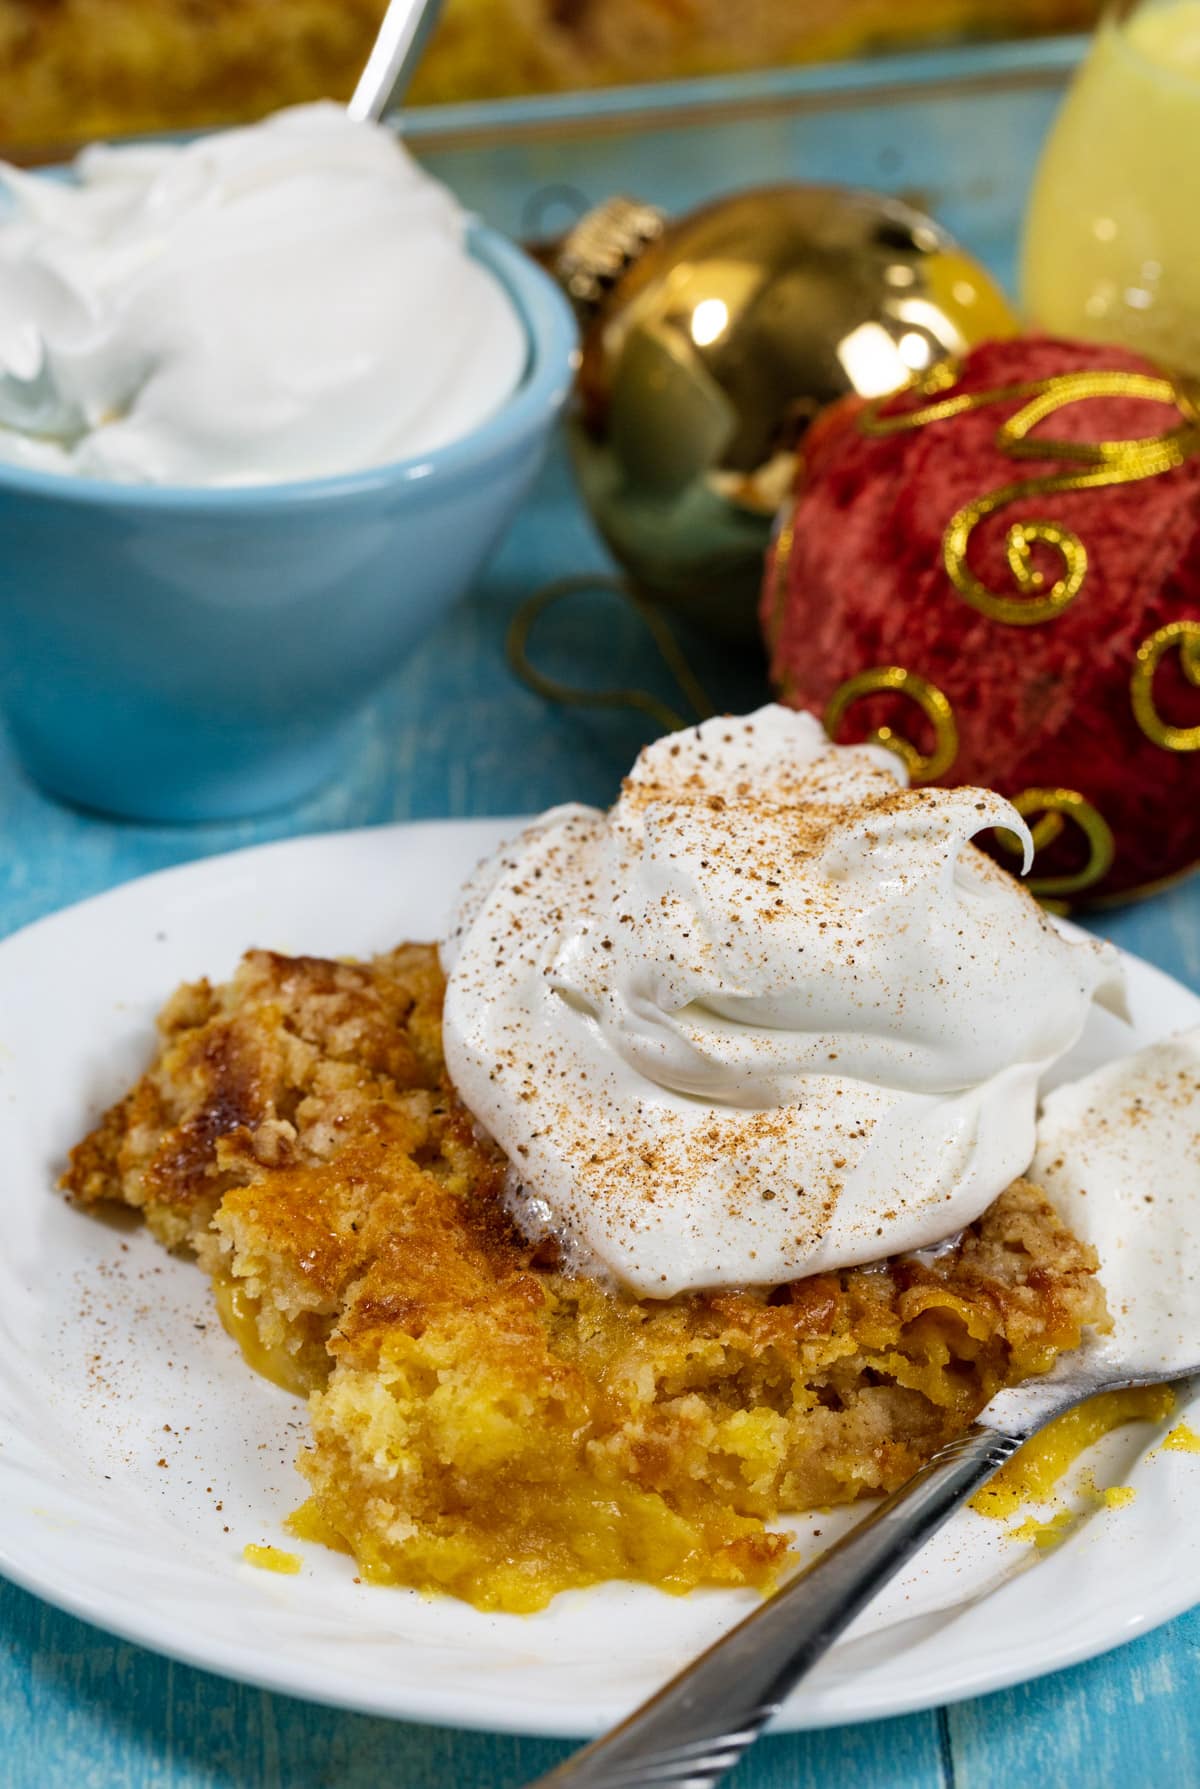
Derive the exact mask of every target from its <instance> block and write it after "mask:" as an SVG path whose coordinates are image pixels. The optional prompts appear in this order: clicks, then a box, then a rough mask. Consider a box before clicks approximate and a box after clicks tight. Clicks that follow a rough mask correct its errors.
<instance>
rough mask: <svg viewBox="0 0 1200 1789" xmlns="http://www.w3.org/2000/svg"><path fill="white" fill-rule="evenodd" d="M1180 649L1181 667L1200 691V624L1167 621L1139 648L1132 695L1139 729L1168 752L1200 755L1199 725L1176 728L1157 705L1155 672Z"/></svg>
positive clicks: (1132, 682) (1131, 687) (1130, 689)
mask: <svg viewBox="0 0 1200 1789" xmlns="http://www.w3.org/2000/svg"><path fill="white" fill-rule="evenodd" d="M1175 646H1178V648H1179V668H1180V670H1181V671H1182V672H1183V674H1184V676H1185V677H1186V678H1187V680H1188V682H1189V683H1190V684H1192V685H1193V686H1194V687H1195V688H1198V689H1200V621H1168V622H1167V624H1166V626H1165V627H1160V628H1157V629H1156V630H1155V632H1154V633H1152V634H1151V635H1150V637H1149V638H1148V639H1146V640H1143V641H1142V643H1141V645H1140V646H1139V647H1138V649H1137V652H1136V654H1135V656H1134V661H1133V673H1132V675H1131V677H1130V679H1129V695H1130V700H1131V701H1132V703H1133V715H1134V719H1135V720H1136V721H1137V724H1138V726H1139V727H1140V728H1141V729H1142V732H1143V733H1144V734H1145V735H1146V738H1147V739H1149V740H1151V741H1152V743H1153V744H1154V745H1160V746H1161V747H1162V748H1163V750H1164V751H1165V752H1200V725H1198V726H1195V727H1174V726H1172V725H1171V724H1170V722H1169V721H1164V720H1163V718H1162V716H1161V715H1160V714H1159V712H1158V710H1157V709H1156V708H1155V706H1154V673H1155V672H1156V671H1157V669H1158V667H1159V664H1160V662H1161V661H1162V659H1163V658H1164V656H1165V655H1166V654H1167V653H1168V652H1170V651H1171V650H1172V648H1173V647H1175Z"/></svg>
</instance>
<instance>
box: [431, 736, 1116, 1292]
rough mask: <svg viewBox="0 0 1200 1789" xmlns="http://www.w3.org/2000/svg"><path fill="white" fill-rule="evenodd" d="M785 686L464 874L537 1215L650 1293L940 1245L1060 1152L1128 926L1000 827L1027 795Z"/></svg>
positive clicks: (477, 1034) (478, 1089) (522, 1170)
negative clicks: (927, 764)
mask: <svg viewBox="0 0 1200 1789" xmlns="http://www.w3.org/2000/svg"><path fill="white" fill-rule="evenodd" d="M903 776H904V773H903V770H902V768H901V766H900V765H899V763H898V761H897V760H896V759H895V758H894V757H893V756H892V755H891V754H889V753H887V752H884V751H882V750H879V749H878V748H873V747H869V746H860V747H838V746H833V745H831V744H830V743H829V741H828V740H827V738H826V736H825V734H824V731H823V729H822V728H821V727H820V726H819V724H818V723H817V722H816V721H815V720H814V719H813V718H812V717H811V716H808V715H802V714H796V713H793V712H792V711H790V710H787V709H783V708H778V707H769V708H765V709H763V710H761V711H760V712H759V713H757V714H754V715H750V716H747V717H745V718H743V719H733V720H727V719H718V720H714V721H708V722H705V723H704V724H703V725H701V726H699V727H695V728H692V729H689V730H687V731H684V732H681V733H677V734H674V735H671V736H668V737H667V738H665V739H662V740H659V741H657V742H656V743H655V744H654V745H652V746H650V747H648V748H647V749H646V750H645V751H644V752H643V753H642V755H641V757H640V758H639V759H638V762H637V764H636V765H635V766H634V769H633V771H632V773H631V774H630V776H629V777H628V778H627V779H626V782H625V784H624V785H623V788H622V792H621V795H620V797H619V799H618V801H617V803H616V805H615V806H614V808H613V809H612V810H611V812H610V813H609V814H603V813H600V812H598V811H597V810H595V809H591V808H584V807H575V806H571V807H563V808H558V809H553V810H551V811H550V813H548V814H546V815H543V816H542V817H541V819H540V820H538V821H536V822H535V823H534V824H533V825H532V826H531V827H529V828H528V829H527V830H526V831H525V832H524V833H523V834H522V835H521V836H520V838H518V839H517V840H515V841H514V842H513V844H512V845H511V846H510V847H509V848H508V850H506V851H505V852H503V853H501V854H500V856H499V857H497V858H496V859H494V860H492V861H491V862H489V863H488V864H485V865H484V866H482V867H481V869H480V871H479V872H478V873H477V875H476V877H475V878H474V879H473V881H472V883H471V884H470V885H469V886H468V888H467V889H466V890H465V891H464V894H463V897H462V900H461V903H460V907H459V911H458V913H457V914H456V916H455V919H454V922H453V924H452V926H451V929H450V932H449V935H448V937H447V939H446V940H445V942H444V944H443V950H442V955H443V961H444V965H445V967H446V970H447V972H448V987H447V996H446V1009H445V1043H446V1060H447V1065H448V1067H449V1070H450V1073H451V1077H452V1079H453V1080H454V1082H455V1085H456V1086H457V1088H458V1090H459V1092H460V1093H461V1095H462V1097H463V1099H464V1100H465V1101H466V1103H467V1105H468V1106H469V1107H470V1108H471V1110H472V1112H473V1113H474V1114H475V1116H476V1118H477V1119H478V1121H479V1122H480V1123H481V1124H482V1125H483V1127H484V1128H485V1130H487V1131H488V1132H489V1133H490V1134H491V1135H492V1136H493V1137H494V1138H495V1139H496V1141H497V1142H498V1143H499V1144H500V1145H501V1147H502V1148H503V1149H504V1150H505V1152H506V1153H507V1154H508V1156H509V1159H510V1161H511V1162H512V1164H513V1177H514V1185H513V1195H512V1204H513V1210H514V1215H515V1217H516V1219H517V1222H518V1224H520V1225H521V1227H522V1228H524V1229H525V1230H526V1231H527V1232H528V1233H530V1234H537V1233H539V1232H543V1233H544V1232H546V1231H549V1232H551V1233H553V1234H554V1235H556V1236H557V1237H558V1238H559V1239H560V1241H561V1242H562V1243H563V1245H564V1246H565V1248H566V1250H567V1252H568V1255H569V1257H571V1258H573V1259H575V1260H577V1261H578V1262H580V1263H581V1264H583V1265H586V1266H590V1267H591V1268H593V1269H594V1270H597V1271H601V1272H603V1273H605V1274H607V1275H608V1276H610V1277H611V1278H612V1279H613V1280H615V1281H616V1282H617V1283H618V1284H620V1285H621V1286H623V1287H624V1288H626V1289H627V1290H628V1291H630V1292H632V1293H634V1294H636V1295H639V1296H648V1297H664V1298H665V1297H671V1296H674V1295H675V1294H677V1293H681V1292H686V1291H692V1290H698V1289H702V1288H705V1287H714V1286H719V1285H724V1284H740V1285H754V1284H760V1285H774V1284H777V1283H779V1282H781V1281H786V1280H790V1279H796V1278H799V1277H802V1276H804V1275H806V1274H811V1273H815V1272H818V1271H821V1270H824V1269H829V1268H837V1267H849V1266H854V1265H857V1264H861V1263H867V1262H871V1261H877V1260H880V1259H882V1258H884V1257H886V1256H890V1255H894V1254H897V1253H901V1252H904V1251H908V1250H916V1249H921V1248H925V1247H928V1246H931V1245H935V1244H937V1243H938V1242H940V1241H941V1240H943V1239H944V1238H945V1237H947V1236H948V1235H951V1234H953V1233H954V1232H956V1231H958V1230H960V1229H962V1228H963V1227H964V1226H965V1225H966V1224H968V1223H971V1222H972V1221H973V1220H974V1219H975V1218H977V1217H979V1216H980V1215H981V1213H982V1212H983V1211H984V1210H985V1209H986V1208H987V1206H988V1205H990V1204H991V1203H992V1201H993V1200H994V1199H995V1198H996V1197H997V1195H998V1194H999V1193H1000V1192H1001V1191H1002V1190H1003V1189H1004V1187H1005V1186H1007V1185H1008V1184H1009V1183H1010V1182H1011V1181H1012V1180H1013V1179H1014V1178H1015V1177H1016V1176H1017V1175H1019V1174H1021V1173H1022V1172H1024V1170H1025V1169H1026V1168H1027V1167H1028V1165H1029V1162H1030V1159H1031V1157H1032V1155H1033V1152H1034V1137H1035V1131H1034V1127H1035V1118H1036V1110H1037V1099H1038V1082H1039V1079H1040V1077H1041V1076H1042V1074H1043V1073H1044V1072H1045V1071H1046V1069H1047V1068H1048V1067H1050V1066H1051V1065H1052V1064H1053V1063H1054V1062H1056V1061H1057V1060H1058V1059H1059V1058H1061V1057H1062V1056H1063V1055H1065V1054H1066V1052H1067V1051H1068V1050H1070V1048H1071V1047H1072V1045H1073V1044H1074V1043H1075V1041H1076V1040H1077V1038H1078V1037H1079V1035H1080V1033H1081V1031H1082V1029H1083V1026H1084V1024H1085V1022H1086V1019H1087V1016H1088V1013H1089V1010H1090V1007H1091V1005H1092V1002H1093V1001H1095V1000H1099V1001H1101V1002H1104V1003H1106V1004H1109V1005H1111V1006H1113V1007H1115V1008H1118V1009H1119V1007H1120V1004H1121V998H1122V995H1121V983H1120V973H1119V969H1118V966H1117V959H1116V956H1115V953H1114V952H1112V951H1111V949H1110V948H1109V947H1107V946H1104V945H1100V944H1097V943H1095V942H1093V941H1091V940H1088V939H1075V938H1068V937H1066V936H1064V935H1063V933H1062V932H1060V931H1059V929H1058V928H1057V927H1056V926H1055V925H1054V924H1053V923H1052V922H1051V921H1050V920H1049V919H1048V918H1047V917H1046V915H1045V914H1043V913H1042V911H1041V910H1040V909H1039V908H1038V906H1037V905H1036V903H1035V902H1034V901H1033V899H1032V898H1031V897H1030V896H1029V895H1028V893H1027V892H1026V891H1025V890H1023V889H1022V888H1021V887H1020V885H1019V884H1018V883H1017V882H1016V881H1015V880H1014V878H1013V877H1011V876H1010V875H1008V874H1007V872H1005V871H1004V870H1002V869H1000V868H999V867H998V866H997V865H996V864H994V863H993V862H992V861H991V860H990V859H989V858H987V857H985V856H984V855H983V853H982V852H980V851H979V850H978V849H977V848H976V847H974V846H973V845H972V844H971V842H970V841H971V839H972V837H973V836H974V835H975V834H976V833H978V832H980V831H982V830H984V829H985V828H990V827H995V826H1000V827H1005V828H1007V829H1008V830H1010V831H1011V832H1013V833H1015V834H1016V835H1017V836H1018V838H1020V839H1021V841H1022V842H1023V844H1024V847H1025V851H1026V854H1027V859H1028V857H1029V856H1030V855H1031V851H1032V847H1031V841H1030V838H1029V834H1028V831H1027V829H1026V827H1025V824H1024V822H1023V821H1022V820H1021V818H1020V816H1019V815H1018V814H1017V813H1016V811H1015V809H1013V808H1012V806H1011V805H1010V804H1009V803H1008V802H1006V801H1004V800H1003V799H1002V798H1000V797H999V796H996V795H994V794H990V793H988V792H986V791H983V790H978V789H951V790H946V789H908V788H906V787H905V786H904V781H903Z"/></svg>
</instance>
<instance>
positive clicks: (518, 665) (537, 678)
mask: <svg viewBox="0 0 1200 1789" xmlns="http://www.w3.org/2000/svg"><path fill="white" fill-rule="evenodd" d="M585 591H607V592H608V593H609V594H610V595H613V596H618V597H620V599H621V600H622V601H623V602H625V603H627V604H628V605H629V607H630V608H631V609H633V610H634V611H635V612H636V613H637V615H638V616H639V617H640V618H641V620H642V622H643V623H644V624H645V627H646V630H647V632H648V633H649V635H650V637H651V639H652V640H653V641H654V644H655V645H656V646H657V648H658V652H659V656H660V658H661V659H662V661H663V663H664V664H665V665H666V667H667V669H668V671H669V672H670V673H671V676H672V677H673V678H674V679H675V683H676V686H677V687H678V689H679V691H680V694H681V695H682V696H683V698H684V700H685V702H687V703H689V704H690V705H691V707H692V710H693V713H694V719H695V720H701V721H702V720H707V719H708V718H709V717H710V716H711V715H712V714H713V713H714V712H715V710H714V708H713V705H712V703H711V702H710V701H709V699H708V696H707V694H706V692H705V690H704V687H703V685H702V684H701V683H700V680H699V678H698V677H697V676H696V674H695V672H694V671H693V670H692V668H691V666H690V665H689V664H688V662H687V659H686V657H685V656H684V653H683V649H682V647H681V646H680V644H679V642H678V640H677V639H676V638H675V636H674V634H673V633H672V632H671V629H670V628H669V627H668V625H667V623H666V621H665V619H664V618H663V616H662V615H661V614H659V612H658V611H657V610H656V609H655V608H653V607H652V606H651V605H650V604H649V603H647V602H645V601H643V599H642V598H641V597H640V596H638V594H637V592H636V591H635V590H634V589H633V588H632V587H631V586H630V585H629V584H627V583H626V581H625V580H624V579H623V578H616V577H612V576H610V575H608V574H606V573H604V572H582V573H578V574H576V575H575V576H572V577H565V578H555V579H553V580H552V581H551V582H550V583H549V584H543V585H542V587H541V589H540V590H535V591H534V592H533V594H532V596H528V597H526V599H525V601H524V602H523V603H522V604H521V606H520V607H519V608H518V610H517V612H516V614H515V615H514V616H513V618H512V621H511V622H510V623H509V628H508V636H507V639H506V641H505V650H506V653H507V657H508V663H509V666H510V668H511V670H512V672H513V674H514V675H515V676H516V677H518V678H519V679H520V681H521V682H522V683H523V684H524V685H525V686H526V688H527V689H531V690H533V692H534V694H535V695H538V696H542V697H544V698H545V700H546V701H548V702H558V703H560V704H562V705H563V706H564V707H570V708H625V709H636V710H637V711H638V712H640V713H642V714H646V715H649V717H650V719H651V720H653V721H656V722H657V723H658V725H659V726H660V727H661V728H662V730H663V731H664V732H666V733H677V732H679V730H680V729H681V728H682V727H690V726H691V725H692V724H693V722H692V721H690V720H688V719H687V718H686V717H685V716H683V715H681V714H679V713H678V712H677V711H676V710H675V709H673V708H671V707H670V706H669V705H668V704H667V703H666V702H663V701H662V700H660V698H659V697H658V696H655V695H652V694H651V692H650V691H649V690H642V689H636V688H629V689H580V688H578V687H577V686H576V685H574V684H570V683H562V682H561V681H560V680H559V679H558V678H555V677H547V676H546V674H545V672H543V671H539V670H538V668H537V666H536V665H535V664H534V663H533V661H532V659H531V658H530V656H529V641H530V636H531V635H532V633H533V630H534V628H535V627H536V626H537V623H538V621H539V620H540V619H541V617H542V616H543V615H544V614H545V613H546V611H547V610H548V609H552V608H555V607H557V605H558V604H559V603H561V602H564V601H566V599H567V598H569V597H572V596H579V595H582V594H583V593H584V592H585Z"/></svg>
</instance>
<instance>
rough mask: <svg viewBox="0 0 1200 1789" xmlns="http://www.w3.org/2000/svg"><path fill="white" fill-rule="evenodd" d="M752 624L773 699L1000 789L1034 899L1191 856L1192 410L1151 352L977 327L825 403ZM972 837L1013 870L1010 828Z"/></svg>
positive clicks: (1150, 880)
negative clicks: (977, 332)
mask: <svg viewBox="0 0 1200 1789" xmlns="http://www.w3.org/2000/svg"><path fill="white" fill-rule="evenodd" d="M762 620H763V625H764V629H765V631H766V636H767V644H768V648H769V652H770V659H771V673H772V677H773V680H774V682H775V684H776V686H777V688H778V690H779V693H780V696H781V699H782V700H784V701H786V702H789V703H791V704H792V705H793V706H794V707H798V708H808V709H811V710H812V711H813V712H814V713H816V714H818V715H820V716H821V717H822V718H823V719H824V721H825V724H826V726H827V727H828V729H829V731H830V734H831V735H832V737H833V738H835V739H836V740H838V741H839V742H840V743H843V744H846V743H850V742H852V741H856V740H862V739H867V738H874V739H878V740H881V741H882V742H883V743H885V744H888V745H890V746H891V747H892V749H894V750H896V751H897V752H898V753H899V754H900V755H901V756H902V757H903V758H904V759H905V760H906V762H907V763H908V765H909V769H910V773H911V774H912V776H913V780H914V781H919V782H933V781H937V782H943V783H981V784H985V785H987V786H989V787H991V788H995V789H998V790H1000V791H1001V792H1002V793H1003V794H1005V795H1007V796H1008V797H1009V798H1010V799H1011V800H1013V801H1014V802H1015V804H1016V805H1017V807H1018V808H1019V809H1020V810H1021V812H1022V813H1023V814H1024V815H1025V817H1026V819H1027V820H1028V822H1029V824H1030V826H1031V827H1032V828H1033V831H1034V839H1035V843H1036V844H1037V846H1038V852H1037V859H1036V863H1035V866H1034V871H1033V875H1032V878H1031V885H1032V886H1033V887H1034V889H1035V891H1036V892H1039V893H1040V894H1042V895H1043V896H1044V897H1046V898H1049V899H1052V900H1057V901H1060V902H1062V903H1064V904H1066V903H1074V902H1076V901H1080V902H1088V901H1093V900H1096V899H1103V898H1106V897H1113V896H1117V897H1122V896H1129V895H1131V894H1133V893H1135V892H1138V891H1141V890H1144V889H1146V888H1147V887H1149V886H1151V885H1153V884H1155V883H1158V882H1160V881H1162V880H1163V879H1164V878H1168V877H1172V876H1175V875H1178V874H1180V873H1181V872H1183V871H1185V870H1187V869H1189V868H1191V867H1192V866H1194V865H1195V864H1196V863H1197V862H1200V693H1198V691H1200V414H1198V413H1197V410H1196V408H1195V405H1194V396H1193V394H1190V393H1189V392H1188V390H1187V389H1185V388H1184V387H1183V386H1177V385H1175V384H1174V383H1173V382H1172V380H1171V379H1170V378H1169V377H1168V376H1167V375H1165V374H1164V373H1162V372H1161V371H1160V370H1159V369H1157V368H1155V367H1153V366H1151V365H1150V364H1149V363H1148V362H1147V361H1145V360H1142V359H1140V358H1139V357H1137V356H1135V355H1132V354H1128V353H1126V352H1124V351H1123V350H1120V349H1116V348H1111V349H1110V348H1098V347H1096V346H1094V345H1091V344H1084V343H1075V342H1066V341H1055V340H1050V339H1048V338H1044V337H1033V338H1026V339H1024V340H1016V341H1003V342H990V343H985V344H984V345H983V346H982V347H980V348H977V349H975V350H974V351H973V352H972V353H971V354H969V355H968V356H967V358H966V359H965V360H964V361H963V362H961V363H960V364H959V365H958V366H956V367H954V368H951V369H942V370H941V371H940V373H938V374H935V376H933V377H932V378H930V379H927V380H926V381H924V382H923V384H922V386H921V388H920V389H913V390H910V391H907V392H905V393H903V394H902V395H901V396H899V397H896V398H891V399H887V400H884V401H883V402H882V403H877V404H864V403H863V402H862V401H861V400H860V399H846V400H844V401H843V402H841V403H839V404H836V405H834V406H833V407H832V408H831V409H830V410H828V411H826V412H825V413H824V415H823V416H822V417H820V418H819V419H818V421H817V422H816V423H815V424H814V426H813V428H812V429H811V431H810V433H809V435H808V437H807V440H806V443H805V453H804V461H803V465H802V468H801V472H800V478H799V482H798V487H797V491H796V495H795V499H794V503H793V505H792V507H791V510H790V512H789V513H788V514H786V515H785V517H784V519H783V521H782V523H781V526H780V529H779V532H778V534H777V537H776V542H775V545H774V547H773V549H772V553H771V556H770V559H769V561H768V570H767V582H766V589H765V592H764V596H763V606H762ZM980 842H981V843H984V844H987V845H988V846H989V848H993V849H995V851H996V853H997V855H998V856H1000V857H1001V859H1002V860H1003V861H1008V862H1009V863H1012V862H1013V861H1014V860H1013V857H1012V850H1011V848H1012V844H1013V841H1012V840H1011V839H1010V838H1008V837H1007V836H1006V835H1003V834H1000V835H997V834H992V835H985V836H984V837H982V838H981V840H980ZM1006 853H1007V856H1006Z"/></svg>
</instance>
